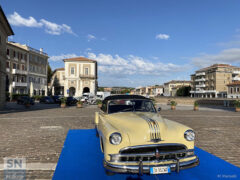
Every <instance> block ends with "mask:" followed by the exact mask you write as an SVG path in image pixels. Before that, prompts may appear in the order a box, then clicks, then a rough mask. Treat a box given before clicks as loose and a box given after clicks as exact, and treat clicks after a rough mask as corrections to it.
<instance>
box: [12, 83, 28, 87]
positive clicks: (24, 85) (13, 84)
mask: <svg viewBox="0 0 240 180" xmlns="http://www.w3.org/2000/svg"><path fill="white" fill-rule="evenodd" d="M12 86H13V87H16V86H21V87H27V83H26V82H12Z"/></svg>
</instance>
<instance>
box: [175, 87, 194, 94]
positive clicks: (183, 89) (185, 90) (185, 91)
mask: <svg viewBox="0 0 240 180" xmlns="http://www.w3.org/2000/svg"><path fill="white" fill-rule="evenodd" d="M190 90H191V87H190V86H183V87H180V88H179V89H178V90H177V93H176V94H177V96H190Z"/></svg>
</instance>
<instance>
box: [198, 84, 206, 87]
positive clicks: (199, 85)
mask: <svg viewBox="0 0 240 180" xmlns="http://www.w3.org/2000/svg"><path fill="white" fill-rule="evenodd" d="M196 87H206V85H205V84H198V85H196Z"/></svg>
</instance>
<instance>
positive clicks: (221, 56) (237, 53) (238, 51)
mask: <svg viewBox="0 0 240 180" xmlns="http://www.w3.org/2000/svg"><path fill="white" fill-rule="evenodd" d="M191 60H192V64H194V65H195V66H197V67H200V68H202V67H206V66H209V65H212V64H216V63H227V64H232V63H235V64H240V48H231V49H225V50H223V51H221V52H220V53H218V54H202V55H200V56H198V57H193V58H191Z"/></svg>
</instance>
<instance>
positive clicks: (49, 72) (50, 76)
mask: <svg viewBox="0 0 240 180" xmlns="http://www.w3.org/2000/svg"><path fill="white" fill-rule="evenodd" d="M51 78H52V68H51V66H50V65H49V64H48V74H47V82H48V83H50V82H51Z"/></svg>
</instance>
